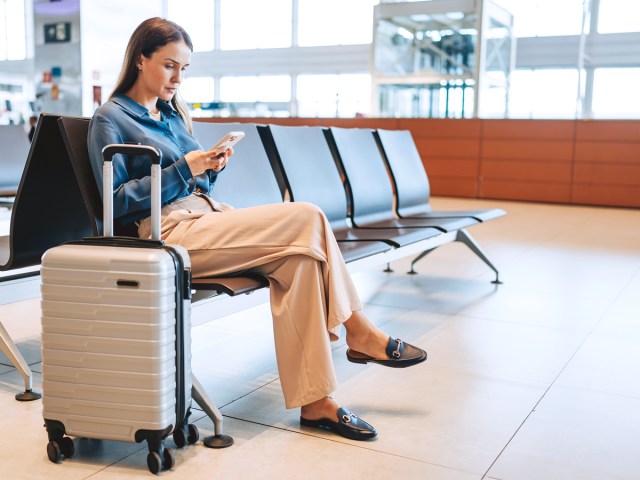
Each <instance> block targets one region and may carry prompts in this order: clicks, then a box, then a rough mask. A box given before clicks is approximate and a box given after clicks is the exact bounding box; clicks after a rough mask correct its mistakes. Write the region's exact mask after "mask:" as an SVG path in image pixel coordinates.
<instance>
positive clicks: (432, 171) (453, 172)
mask: <svg viewBox="0 0 640 480" xmlns="http://www.w3.org/2000/svg"><path fill="white" fill-rule="evenodd" d="M423 164H424V165H425V169H426V171H427V175H428V176H429V177H432V176H433V177H461V178H473V179H476V178H478V162H476V161H475V160H473V159H465V158H462V159H460V158H443V157H431V156H429V157H427V159H426V160H423Z"/></svg>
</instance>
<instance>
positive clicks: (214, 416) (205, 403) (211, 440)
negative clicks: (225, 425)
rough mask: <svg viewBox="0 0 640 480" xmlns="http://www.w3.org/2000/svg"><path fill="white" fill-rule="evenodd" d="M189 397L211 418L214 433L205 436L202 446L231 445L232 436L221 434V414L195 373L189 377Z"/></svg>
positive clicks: (223, 446)
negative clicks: (190, 385)
mask: <svg viewBox="0 0 640 480" xmlns="http://www.w3.org/2000/svg"><path fill="white" fill-rule="evenodd" d="M191 383H192V387H191V397H192V398H193V400H194V401H195V402H196V403H197V404H198V405H199V406H200V408H202V410H203V411H204V413H206V414H207V416H208V417H209V418H210V419H211V420H213V430H214V432H215V434H214V435H211V436H209V437H206V438H205V439H204V440H203V443H204V446H205V447H209V448H225V447H230V446H231V445H233V438H231V437H230V436H229V435H223V434H222V415H221V414H220V410H218V407H216V406H215V405H214V403H213V402H212V401H211V399H210V398H209V396H208V395H207V392H206V391H205V390H204V387H203V386H202V384H201V383H200V382H199V381H198V379H197V378H196V376H195V375H192V377H191Z"/></svg>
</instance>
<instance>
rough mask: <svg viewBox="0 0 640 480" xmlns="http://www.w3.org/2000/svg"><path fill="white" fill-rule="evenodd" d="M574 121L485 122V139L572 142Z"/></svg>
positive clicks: (483, 133)
mask: <svg viewBox="0 0 640 480" xmlns="http://www.w3.org/2000/svg"><path fill="white" fill-rule="evenodd" d="M574 131H575V122H574V121H573V120H485V121H484V122H483V124H482V136H483V138H485V139H487V138H509V139H517V138H518V139H527V138H535V139H541V138H544V139H546V140H572V139H573V137H574Z"/></svg>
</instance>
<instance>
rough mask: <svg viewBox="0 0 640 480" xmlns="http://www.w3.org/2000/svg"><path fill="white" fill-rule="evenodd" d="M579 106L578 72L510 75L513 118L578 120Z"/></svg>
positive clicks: (522, 72) (542, 70)
mask: <svg viewBox="0 0 640 480" xmlns="http://www.w3.org/2000/svg"><path fill="white" fill-rule="evenodd" d="M577 102H578V71H577V70H576V69H539V70H526V69H522V70H515V71H514V72H513V73H512V74H511V90H510V95H509V117H511V118H575V116H576V106H577Z"/></svg>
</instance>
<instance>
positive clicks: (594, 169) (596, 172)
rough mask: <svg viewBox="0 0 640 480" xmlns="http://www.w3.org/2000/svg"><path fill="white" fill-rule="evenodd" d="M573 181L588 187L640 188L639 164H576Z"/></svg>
mask: <svg viewBox="0 0 640 480" xmlns="http://www.w3.org/2000/svg"><path fill="white" fill-rule="evenodd" d="M573 181H574V182H575V183H576V184H589V185H603V186H604V185H611V186H615V185H619V186H623V185H624V186H640V164H638V165H605V164H576V166H575V170H574V173H573Z"/></svg>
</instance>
